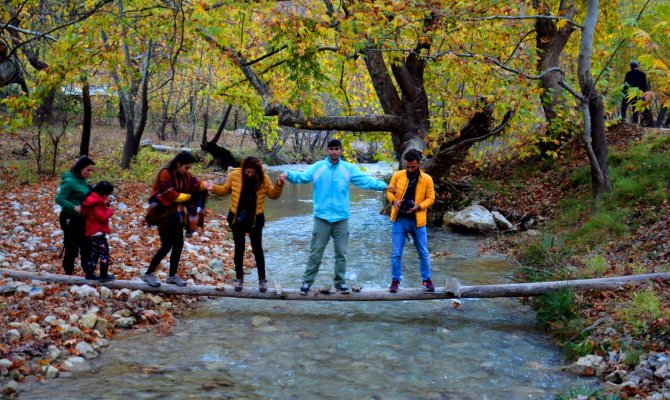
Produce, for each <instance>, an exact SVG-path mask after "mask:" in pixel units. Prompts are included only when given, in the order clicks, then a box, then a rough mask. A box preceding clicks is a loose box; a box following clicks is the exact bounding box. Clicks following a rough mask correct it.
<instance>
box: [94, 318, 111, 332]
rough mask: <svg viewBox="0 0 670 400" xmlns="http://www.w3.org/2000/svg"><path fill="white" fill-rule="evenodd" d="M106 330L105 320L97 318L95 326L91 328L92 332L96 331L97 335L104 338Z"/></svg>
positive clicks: (106, 323) (107, 326)
mask: <svg viewBox="0 0 670 400" xmlns="http://www.w3.org/2000/svg"><path fill="white" fill-rule="evenodd" d="M107 329H109V322H107V320H106V319H104V318H100V317H98V318H97V320H96V322H95V326H94V327H93V330H96V331H98V333H99V334H101V335H102V336H105V333H107Z"/></svg>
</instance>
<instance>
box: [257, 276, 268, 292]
mask: <svg viewBox="0 0 670 400" xmlns="http://www.w3.org/2000/svg"><path fill="white" fill-rule="evenodd" d="M258 290H259V291H260V292H261V293H265V292H267V291H268V283H267V280H265V279H259V280H258Z"/></svg>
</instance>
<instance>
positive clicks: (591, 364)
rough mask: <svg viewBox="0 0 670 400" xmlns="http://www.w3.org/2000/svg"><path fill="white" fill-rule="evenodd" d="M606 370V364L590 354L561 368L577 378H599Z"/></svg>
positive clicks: (598, 357)
mask: <svg viewBox="0 0 670 400" xmlns="http://www.w3.org/2000/svg"><path fill="white" fill-rule="evenodd" d="M606 369H607V364H606V363H605V362H603V358H602V357H601V356H596V355H592V354H590V355H588V356H584V357H580V358H579V360H577V361H576V362H574V363H572V364H570V365H568V366H566V367H563V370H564V371H567V372H570V373H572V374H574V375H579V376H592V375H596V376H601V375H602V374H604V373H605V370H606Z"/></svg>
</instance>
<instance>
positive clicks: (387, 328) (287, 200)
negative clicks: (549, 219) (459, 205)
mask: <svg viewBox="0 0 670 400" xmlns="http://www.w3.org/2000/svg"><path fill="white" fill-rule="evenodd" d="M352 199H353V201H352V216H351V220H350V243H349V257H348V269H347V275H346V277H347V280H348V282H349V283H356V284H359V285H362V286H363V290H365V288H385V287H387V286H388V284H389V281H390V277H389V254H390V227H391V225H390V222H389V221H388V217H386V216H383V215H379V214H378V211H379V210H380V209H381V207H382V200H381V199H382V197H381V195H380V194H379V193H376V192H364V191H359V190H354V191H353V195H352ZM213 201H222V200H213ZM226 201H227V199H225V198H224V199H223V202H222V203H223V204H219V205H218V206H216V208H218V209H219V210H220V212H222V213H224V214H225V212H226V211H227V207H228V206H227V204H226V203H224V202H226ZM266 215H267V220H268V223H267V225H266V228H265V230H264V239H263V240H264V247H265V250H266V260H267V265H268V277H269V279H270V280H273V279H278V280H280V281H281V282H282V286H284V287H291V286H295V287H298V286H299V284H300V282H301V277H302V273H303V268H304V262H305V260H306V258H307V254H308V249H309V240H310V237H311V230H312V216H311V189H310V187H309V185H301V186H294V185H287V187H286V189H285V190H284V193H283V195H282V198H281V200H279V201H268V202H266ZM487 240H488V239H486V238H479V237H472V236H464V235H458V234H453V233H448V232H443V231H441V230H431V231H430V234H429V245H430V248H431V252H432V253H433V254H435V257H433V260H432V269H433V280H434V281H435V282H436V283H438V284H439V285H444V283H443V282H444V280H445V279H446V278H447V277H456V278H458V279H459V280H460V281H461V282H462V283H463V284H466V285H472V284H492V283H502V282H506V281H507V280H506V278H505V277H506V276H508V275H509V274H510V273H511V272H512V271H514V268H515V266H514V265H512V264H510V263H508V262H506V261H505V259H504V258H503V257H500V256H496V255H488V256H481V255H479V254H478V249H479V248H480V246H481V245H482V244H484V243H485V242H486V241H487ZM403 261H404V264H405V265H406V267H405V269H404V271H403V273H404V280H403V282H402V286H401V287H418V286H419V285H420V278H419V273H418V258H417V257H416V252H415V251H414V249H413V247H412V245H411V244H408V245H407V247H406V253H405V257H404V259H403ZM333 264H334V259H333V250H332V244H330V245H329V247H328V248H327V249H326V253H325V256H324V260H323V263H322V267H321V271H320V273H319V276H318V277H317V282H316V283H315V285H321V284H330V283H331V279H332V268H333ZM245 281H246V282H249V283H248V284H249V285H252V284H255V281H256V275H255V272H252V274H251V276H249V277H247V279H245ZM563 363H564V359H563V357H562V355H561V354H560V352H559V351H558V350H557V349H556V347H555V345H554V344H553V343H552V342H551V341H550V340H549V338H547V337H546V336H545V335H544V334H543V333H542V332H540V331H538V330H537V328H536V325H535V316H534V313H533V312H532V310H531V309H529V308H528V307H526V306H524V305H522V304H520V303H519V302H518V301H516V300H515V299H486V300H477V299H464V301H463V304H462V306H461V307H460V308H459V309H456V308H454V307H453V304H452V302H451V301H444V300H433V301H401V302H378V303H375V302H362V303H350V302H347V303H333V302H324V303H318V302H298V301H296V302H284V303H278V302H265V301H261V300H248V299H231V298H225V299H218V300H214V301H208V302H203V303H201V306H200V307H199V308H198V310H196V311H194V312H192V313H191V314H189V315H187V316H185V317H183V318H182V319H181V320H180V322H179V323H178V324H177V326H176V327H175V329H174V334H173V335H171V336H168V337H156V336H153V335H151V334H143V335H136V336H132V337H128V338H125V339H121V340H116V341H114V342H113V344H112V346H111V348H110V349H109V350H108V351H106V352H104V354H103V356H102V357H100V358H99V359H97V360H94V361H93V365H94V367H95V372H93V373H87V374H84V375H81V376H79V377H77V378H74V379H57V380H54V381H51V382H47V383H44V384H36V385H34V387H33V388H32V390H31V391H29V392H27V393H24V394H23V395H22V398H23V397H25V398H35V399H43V398H52V399H119V398H127V399H266V398H271V399H316V398H319V399H323V398H325V399H341V398H357V399H550V398H552V397H553V396H554V395H555V394H556V393H558V392H559V391H560V390H561V389H562V388H565V387H567V386H571V385H574V384H575V383H576V379H575V378H574V377H571V376H568V375H565V374H563V373H561V372H560V370H559V368H560V366H561V365H563Z"/></svg>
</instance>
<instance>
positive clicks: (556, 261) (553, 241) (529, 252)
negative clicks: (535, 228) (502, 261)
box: [521, 233, 571, 267]
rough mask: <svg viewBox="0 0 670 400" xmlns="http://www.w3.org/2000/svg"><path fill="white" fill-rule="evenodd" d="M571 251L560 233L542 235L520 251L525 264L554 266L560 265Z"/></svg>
mask: <svg viewBox="0 0 670 400" xmlns="http://www.w3.org/2000/svg"><path fill="white" fill-rule="evenodd" d="M570 255H571V252H570V250H569V248H568V247H567V246H565V243H564V242H563V239H562V237H561V236H560V235H557V236H552V235H549V234H547V233H542V235H541V236H540V237H539V238H538V239H537V240H535V241H534V242H532V243H531V244H530V245H529V246H527V247H526V248H525V249H524V250H523V251H522V253H521V260H522V261H523V262H524V263H525V264H529V265H534V266H547V267H556V266H559V265H561V264H562V263H563V262H564V261H565V259H567V258H568V257H569V256H570Z"/></svg>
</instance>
